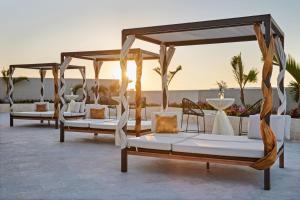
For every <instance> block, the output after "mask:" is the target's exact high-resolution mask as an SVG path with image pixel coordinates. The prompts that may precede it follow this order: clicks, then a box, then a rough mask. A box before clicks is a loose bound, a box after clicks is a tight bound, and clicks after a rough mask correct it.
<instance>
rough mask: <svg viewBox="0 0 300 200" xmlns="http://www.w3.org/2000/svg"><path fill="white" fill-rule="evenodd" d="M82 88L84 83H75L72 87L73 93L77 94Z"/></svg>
mask: <svg viewBox="0 0 300 200" xmlns="http://www.w3.org/2000/svg"><path fill="white" fill-rule="evenodd" d="M80 89H82V84H77V85H74V86H73V87H72V92H73V94H77V93H78V91H79V90H80Z"/></svg>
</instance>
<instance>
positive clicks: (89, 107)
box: [85, 104, 108, 119]
mask: <svg viewBox="0 0 300 200" xmlns="http://www.w3.org/2000/svg"><path fill="white" fill-rule="evenodd" d="M91 108H97V109H99V108H105V118H108V107H107V105H100V104H86V105H85V109H86V118H88V119H90V118H91V115H90V109H91Z"/></svg>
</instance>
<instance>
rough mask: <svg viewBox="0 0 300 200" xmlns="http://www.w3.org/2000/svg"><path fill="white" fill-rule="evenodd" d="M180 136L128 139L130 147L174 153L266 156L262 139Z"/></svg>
mask: <svg viewBox="0 0 300 200" xmlns="http://www.w3.org/2000/svg"><path fill="white" fill-rule="evenodd" d="M187 134H188V133H187ZM178 135H180V134H178ZM178 135H172V136H164V135H163V134H157V133H153V134H149V135H143V136H141V137H137V138H128V139H127V141H128V146H129V147H138V148H149V149H155V150H169V151H173V152H183V153H196V154H208V155H220V156H237V157H249V158H261V157H263V156H264V145H263V142H262V140H260V139H248V137H247V136H224V135H215V134H199V135H198V134H197V135H196V136H195V135H192V134H191V135H190V136H186V137H180V136H178ZM282 145H283V141H278V142H277V149H279V148H280V147H281V146H282Z"/></svg>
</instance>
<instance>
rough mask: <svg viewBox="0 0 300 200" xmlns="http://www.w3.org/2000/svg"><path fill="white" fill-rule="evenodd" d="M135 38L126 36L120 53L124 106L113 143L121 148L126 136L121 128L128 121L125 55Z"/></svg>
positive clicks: (121, 94) (124, 145)
mask: <svg viewBox="0 0 300 200" xmlns="http://www.w3.org/2000/svg"><path fill="white" fill-rule="evenodd" d="M134 40H135V36H133V35H130V36H128V37H127V39H126V41H125V42H124V44H123V46H122V49H121V53H120V64H121V70H122V83H121V88H120V101H121V105H122V106H123V107H124V111H123V112H122V114H121V117H120V119H119V121H118V125H117V128H116V132H115V144H116V145H117V146H120V147H121V148H122V149H123V148H125V147H126V145H127V136H126V133H125V132H124V130H123V127H125V126H126V124H127V121H128V110H129V108H128V101H127V97H126V90H127V86H128V78H127V76H126V70H127V55H128V52H129V50H130V47H131V46H132V44H133V42H134Z"/></svg>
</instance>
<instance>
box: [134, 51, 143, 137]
mask: <svg viewBox="0 0 300 200" xmlns="http://www.w3.org/2000/svg"><path fill="white" fill-rule="evenodd" d="M134 60H135V63H136V82H135V131H136V136H137V137H138V136H140V132H141V121H142V105H141V98H142V94H141V93H142V86H141V78H142V71H143V55H142V52H141V51H140V50H139V51H138V52H137V53H136V54H135V56H134Z"/></svg>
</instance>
